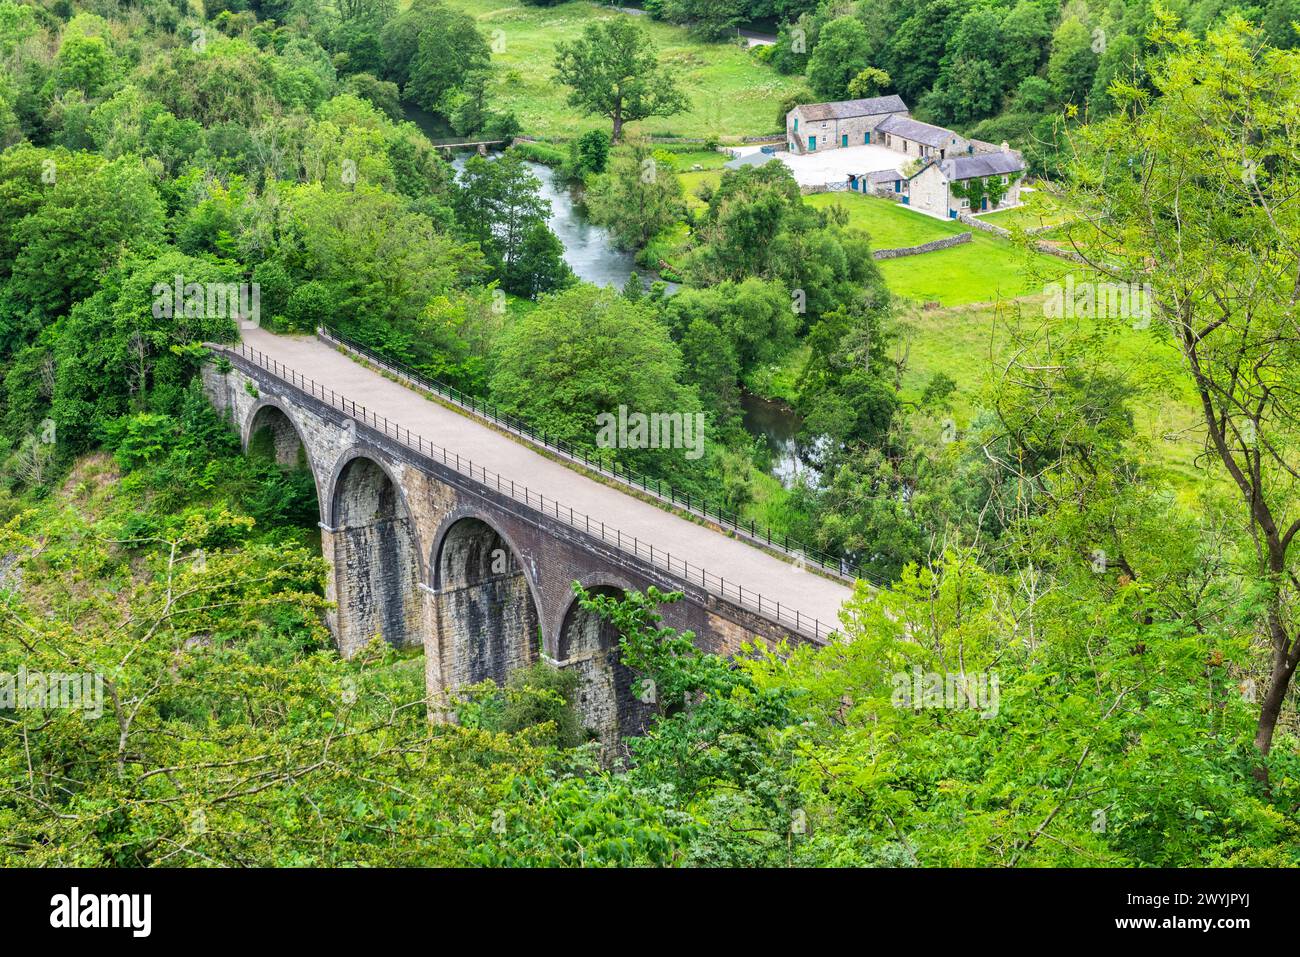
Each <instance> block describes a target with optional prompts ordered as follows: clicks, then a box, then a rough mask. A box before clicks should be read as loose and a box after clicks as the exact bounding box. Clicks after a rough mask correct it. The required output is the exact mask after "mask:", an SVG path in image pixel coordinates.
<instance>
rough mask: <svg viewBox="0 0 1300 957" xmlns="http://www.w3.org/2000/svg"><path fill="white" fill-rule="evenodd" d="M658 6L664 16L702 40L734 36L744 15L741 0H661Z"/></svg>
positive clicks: (742, 1) (744, 6) (742, 0)
mask: <svg viewBox="0 0 1300 957" xmlns="http://www.w3.org/2000/svg"><path fill="white" fill-rule="evenodd" d="M661 10H662V15H663V18H664V19H665V20H667V21H669V22H670V23H680V24H683V25H685V26H686V27H687V28H688V29H689V30H690V31H691V33H693V34H695V35H696V36H698V37H700V38H701V39H704V40H721V39H723V38H724V37H730V36H735V33H736V27H737V25H738V24H740V23H741V22H742V21H743V20H744V19H745V16H746V5H745V0H662V4H661Z"/></svg>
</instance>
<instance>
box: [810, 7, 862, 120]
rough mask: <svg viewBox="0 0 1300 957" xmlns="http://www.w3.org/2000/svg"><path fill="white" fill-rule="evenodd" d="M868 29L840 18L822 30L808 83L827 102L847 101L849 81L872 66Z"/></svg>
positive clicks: (815, 49) (811, 58)
mask: <svg viewBox="0 0 1300 957" xmlns="http://www.w3.org/2000/svg"><path fill="white" fill-rule="evenodd" d="M870 49H871V48H870V40H869V38H868V37H867V30H866V27H864V26H863V25H862V24H861V23H859V22H858V21H857V20H855V19H854V18H853V17H840V18H839V19H838V20H832V21H831V22H830V23H828V24H826V26H825V27H823V28H822V31H821V34H820V35H819V36H818V39H817V46H816V47H815V48H814V49H813V51H812V55H811V56H810V57H809V58H808V83H809V84H810V85H811V86H812V88H813V91H814V92H815V93H816V94H817V95H818V96H821V97H823V98H825V99H827V100H838V99H843V97H844V94H845V93H847V92H848V89H849V81H850V80H852V79H854V78H855V77H856V76H858V74H860V73H861V72H862V71H863V70H865V69H866V68H867V67H868V66H870V63H868V62H867V58H868V56H869V55H870Z"/></svg>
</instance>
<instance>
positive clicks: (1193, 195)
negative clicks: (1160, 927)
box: [1070, 15, 1300, 774]
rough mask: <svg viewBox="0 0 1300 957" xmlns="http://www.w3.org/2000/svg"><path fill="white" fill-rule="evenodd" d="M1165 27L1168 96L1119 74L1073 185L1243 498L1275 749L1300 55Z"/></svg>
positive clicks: (1229, 33)
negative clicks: (1294, 112)
mask: <svg viewBox="0 0 1300 957" xmlns="http://www.w3.org/2000/svg"><path fill="white" fill-rule="evenodd" d="M1153 35H1154V36H1155V38H1156V39H1157V40H1158V41H1159V43H1160V44H1161V56H1160V58H1159V59H1157V60H1156V61H1154V65H1153V67H1152V68H1151V71H1150V72H1151V83H1152V85H1153V87H1154V88H1155V90H1156V91H1157V92H1158V94H1159V95H1158V96H1153V95H1151V94H1150V93H1148V92H1147V91H1145V90H1143V89H1141V88H1139V87H1137V86H1135V85H1134V84H1132V83H1129V82H1125V81H1123V80H1121V79H1118V78H1117V80H1116V83H1115V85H1114V86H1113V87H1112V90H1113V91H1114V98H1115V102H1116V113H1115V114H1114V115H1112V116H1109V117H1107V118H1106V119H1105V120H1104V121H1102V122H1100V123H1097V124H1094V125H1093V126H1091V127H1087V128H1085V129H1084V130H1083V131H1082V133H1081V135H1080V137H1079V139H1078V140H1077V141H1076V143H1075V152H1074V155H1073V157H1072V163H1071V168H1070V173H1071V179H1072V182H1073V187H1072V192H1073V194H1074V196H1075V197H1076V198H1077V200H1078V201H1079V202H1080V203H1081V204H1082V206H1083V208H1084V209H1085V210H1086V211H1087V215H1086V228H1085V229H1083V230H1081V231H1080V233H1079V239H1078V242H1079V245H1080V248H1082V249H1083V250H1084V252H1085V254H1086V255H1087V258H1088V259H1089V261H1090V262H1091V263H1092V265H1093V266H1094V268H1096V269H1097V270H1099V271H1100V272H1101V273H1102V274H1103V275H1105V276H1107V277H1109V278H1110V279H1111V280H1113V281H1116V282H1122V283H1130V282H1131V283H1135V284H1136V288H1144V287H1145V288H1146V289H1148V290H1150V295H1151V297H1152V306H1153V311H1154V314H1155V315H1156V316H1158V317H1159V318H1160V319H1161V321H1162V322H1163V325H1164V328H1165V330H1167V332H1168V334H1169V335H1170V336H1171V337H1172V339H1173V341H1174V342H1175V343H1176V344H1177V346H1178V348H1179V350H1180V352H1181V354H1182V358H1183V363H1184V367H1185V372H1186V375H1187V378H1188V385H1189V387H1190V389H1191V390H1192V392H1193V394H1194V395H1195V397H1196V401H1197V403H1198V405H1199V406H1200V411H1201V415H1202V425H1203V428H1204V433H1205V443H1206V454H1207V455H1208V456H1210V457H1211V458H1212V459H1213V460H1215V461H1217V462H1218V463H1219V464H1220V465H1221V466H1222V468H1223V470H1224V473H1225V474H1226V477H1227V479H1228V481H1229V482H1230V483H1231V485H1232V487H1234V488H1235V489H1236V491H1237V494H1238V495H1239V506H1240V513H1239V514H1240V531H1241V535H1242V536H1243V543H1242V544H1243V548H1242V560H1243V561H1244V562H1248V563H1249V565H1250V567H1251V573H1252V574H1253V576H1254V577H1255V579H1256V580H1257V582H1258V588H1257V589H1256V590H1255V592H1254V598H1253V604H1252V605H1251V607H1250V613H1251V615H1252V617H1253V618H1254V620H1255V622H1256V623H1257V627H1258V629H1259V632H1260V635H1261V637H1262V639H1263V642H1264V646H1265V649H1266V657H1267V660H1268V664H1267V677H1266V680H1265V682H1264V688H1263V693H1262V695H1261V696H1260V702H1259V718H1258V723H1257V728H1256V732H1255V746H1256V747H1257V748H1258V749H1259V752H1260V754H1261V755H1263V756H1265V757H1267V756H1268V754H1269V752H1270V749H1271V747H1272V744H1273V737H1274V731H1275V729H1276V728H1277V725H1278V720H1279V717H1280V715H1281V713H1282V708H1283V704H1284V702H1285V700H1286V697H1287V692H1288V689H1289V688H1290V687H1291V683H1292V678H1293V676H1294V674H1295V671H1296V667H1297V665H1298V664H1300V620H1298V619H1297V616H1296V610H1295V609H1296V599H1297V584H1296V582H1297V574H1298V571H1300V557H1298V553H1297V546H1296V543H1295V542H1296V536H1297V534H1300V515H1297V502H1298V501H1300V500H1298V498H1297V491H1300V484H1298V480H1297V475H1300V462H1297V460H1296V458H1295V455H1296V450H1297V448H1300V404H1297V402H1296V395H1297V389H1296V386H1297V384H1298V383H1297V379H1296V370H1297V369H1298V368H1300V352H1297V342H1298V341H1300V340H1297V338H1296V336H1295V334H1294V329H1293V328H1292V326H1293V317H1294V309H1295V302H1296V288H1297V287H1296V280H1295V277H1296V275H1297V273H1298V272H1300V259H1297V253H1296V250H1297V249H1300V201H1297V199H1296V196H1297V193H1296V181H1297V176H1298V175H1300V167H1297V164H1296V156H1297V155H1300V134H1298V133H1297V131H1296V129H1295V127H1294V126H1293V125H1291V124H1290V123H1288V122H1286V121H1285V120H1284V119H1283V117H1284V115H1285V113H1286V109H1287V106H1286V104H1291V103H1294V102H1296V100H1297V98H1298V97H1300V55H1297V54H1296V53H1295V52H1294V51H1277V50H1272V49H1269V48H1268V47H1266V46H1264V45H1263V44H1261V43H1260V39H1261V36H1260V31H1259V30H1258V29H1256V28H1254V27H1252V26H1250V25H1249V24H1247V23H1246V22H1245V21H1244V20H1242V19H1241V18H1240V17H1238V16H1232V17H1230V18H1229V20H1228V22H1227V24H1226V25H1225V26H1224V27H1222V28H1219V29H1216V30H1213V31H1211V32H1210V34H1209V36H1208V38H1207V40H1206V41H1205V42H1202V43H1198V42H1195V41H1193V40H1192V39H1191V38H1190V37H1189V36H1188V35H1187V34H1185V33H1182V32H1180V31H1178V30H1177V29H1176V26H1175V23H1174V21H1173V19H1172V17H1171V16H1168V15H1161V16H1160V18H1159V23H1158V28H1157V30H1156V31H1155V33H1154V34H1153ZM1266 767H1267V763H1265V764H1264V765H1263V767H1261V769H1260V772H1259V773H1260V774H1266V771H1265V770H1264V768H1266Z"/></svg>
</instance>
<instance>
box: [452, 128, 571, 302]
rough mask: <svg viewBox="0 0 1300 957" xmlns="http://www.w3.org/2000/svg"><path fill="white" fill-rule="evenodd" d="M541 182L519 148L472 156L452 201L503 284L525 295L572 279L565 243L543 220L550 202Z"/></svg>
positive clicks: (461, 220) (461, 219)
mask: <svg viewBox="0 0 1300 957" xmlns="http://www.w3.org/2000/svg"><path fill="white" fill-rule="evenodd" d="M540 185H541V184H540V183H538V181H537V178H536V177H535V176H533V174H532V173H531V172H529V171H528V168H527V167H526V166H525V165H524V160H523V156H522V154H520V153H519V152H517V151H514V150H511V151H508V152H507V153H505V155H503V156H502V157H501V158H500V159H498V160H491V161H490V160H487V159H484V158H482V157H479V156H472V157H470V158H469V159H468V160H467V161H466V162H465V168H464V171H463V172H462V173H461V178H460V183H459V184H458V186H459V188H458V189H457V192H456V200H455V208H456V217H457V219H458V221H459V222H460V225H461V228H462V229H463V230H464V231H465V234H466V235H467V236H468V237H469V238H470V239H473V240H475V241H477V243H478V244H479V247H480V248H481V249H482V250H483V251H484V253H485V254H486V256H487V261H488V263H489V265H490V266H491V268H492V271H493V272H494V273H495V274H496V276H497V277H498V278H499V279H500V281H501V285H502V286H503V287H504V288H505V289H507V290H509V291H510V292H513V293H515V294H516V295H522V296H527V297H529V298H535V297H536V296H538V295H539V294H541V293H544V292H550V291H552V290H555V289H559V288H561V287H563V286H565V285H567V284H568V283H569V282H570V281H571V280H572V273H571V271H570V270H569V268H568V266H567V265H566V264H565V262H564V259H563V251H564V250H563V247H562V246H561V245H560V242H559V240H558V239H556V238H555V235H554V234H553V233H552V232H551V230H550V227H549V226H547V225H546V217H547V215H548V214H549V213H550V203H549V202H547V201H546V200H545V199H542V197H541V196H540V195H539V194H538V191H537V190H538V187H539V186H540Z"/></svg>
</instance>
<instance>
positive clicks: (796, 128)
mask: <svg viewBox="0 0 1300 957" xmlns="http://www.w3.org/2000/svg"><path fill="white" fill-rule="evenodd" d="M794 131H795V132H796V133H798V132H799V117H797V116H796V117H795V118H794Z"/></svg>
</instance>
